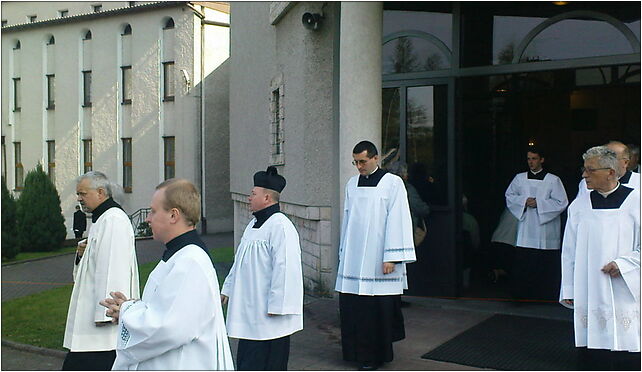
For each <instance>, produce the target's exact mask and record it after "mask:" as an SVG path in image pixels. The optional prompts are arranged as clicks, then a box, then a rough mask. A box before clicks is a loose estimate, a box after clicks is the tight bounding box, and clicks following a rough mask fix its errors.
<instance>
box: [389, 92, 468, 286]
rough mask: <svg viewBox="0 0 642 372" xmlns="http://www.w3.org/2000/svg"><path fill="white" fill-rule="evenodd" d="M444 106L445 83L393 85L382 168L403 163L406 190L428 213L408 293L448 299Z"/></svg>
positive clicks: (449, 221)
mask: <svg viewBox="0 0 642 372" xmlns="http://www.w3.org/2000/svg"><path fill="white" fill-rule="evenodd" d="M448 101H449V100H448V85H447V84H440V85H428V84H426V85H416V83H414V85H403V84H399V83H397V84H396V86H387V87H384V89H383V105H382V146H381V147H382V166H383V167H384V168H385V167H389V166H390V165H392V164H393V163H395V162H401V163H404V164H406V165H407V167H408V179H407V188H410V186H412V187H413V188H414V189H415V190H416V192H417V194H418V195H419V197H420V198H421V199H422V200H423V201H424V202H426V203H428V204H429V205H430V208H431V213H430V215H429V216H428V217H426V219H425V221H426V225H427V226H428V234H427V236H426V239H425V240H424V241H423V242H422V243H421V244H420V245H419V246H417V247H416V253H417V262H415V263H413V264H411V265H408V280H409V287H410V288H409V290H408V291H407V292H406V293H407V294H411V295H444V296H452V295H454V294H455V292H456V288H457V285H456V279H455V278H456V260H455V257H456V249H455V244H454V241H455V238H454V236H455V220H454V217H453V215H454V206H453V204H454V203H453V201H452V195H451V194H450V193H452V191H449V190H452V189H453V187H452V185H454V183H453V176H452V174H451V173H452V172H451V171H449V166H448V165H449V164H450V162H451V160H449V156H450V155H449V151H448V149H449V148H450V146H451V145H450V144H451V143H452V138H453V134H452V133H451V132H452V131H451V130H450V129H452V128H451V126H450V125H449V123H448ZM412 209H413V208H412V206H411V210H412ZM437 248H439V249H437Z"/></svg>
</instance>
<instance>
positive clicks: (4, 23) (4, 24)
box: [2, 19, 8, 27]
mask: <svg viewBox="0 0 642 372" xmlns="http://www.w3.org/2000/svg"><path fill="white" fill-rule="evenodd" d="M7 23H8V22H7V20H6V19H3V20H2V27H4V26H6V25H7Z"/></svg>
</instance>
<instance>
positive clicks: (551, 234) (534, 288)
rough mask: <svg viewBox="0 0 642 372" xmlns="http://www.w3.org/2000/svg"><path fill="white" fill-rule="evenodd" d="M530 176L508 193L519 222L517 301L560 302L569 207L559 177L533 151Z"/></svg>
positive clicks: (524, 175) (520, 177)
mask: <svg viewBox="0 0 642 372" xmlns="http://www.w3.org/2000/svg"><path fill="white" fill-rule="evenodd" d="M526 160H527V163H528V168H529V170H528V172H523V173H519V174H517V175H516V176H515V178H513V181H512V182H511V183H510V185H509V186H508V188H507V189H506V194H505V195H506V207H507V208H508V210H509V211H510V212H511V213H512V214H513V216H515V217H516V218H517V220H518V223H517V240H516V243H515V244H516V248H515V257H514V264H513V268H512V270H511V274H512V280H513V282H512V292H513V297H515V298H519V299H523V298H528V299H556V298H557V290H558V289H559V278H560V253H559V252H560V251H559V249H560V235H561V225H560V224H561V222H560V214H562V212H564V210H565V209H566V206H567V205H568V199H567V197H566V190H564V185H562V181H561V180H560V179H559V177H557V176H556V175H554V174H552V173H549V172H547V171H546V170H544V169H543V168H542V164H543V163H544V156H543V155H542V152H541V150H538V149H535V148H533V147H531V148H529V150H528V151H527V153H526Z"/></svg>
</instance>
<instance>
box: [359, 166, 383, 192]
mask: <svg viewBox="0 0 642 372" xmlns="http://www.w3.org/2000/svg"><path fill="white" fill-rule="evenodd" d="M386 173H388V172H387V171H386V170H384V169H381V167H379V169H377V170H376V171H374V173H372V174H371V175H369V176H361V175H359V183H358V184H357V186H358V187H376V186H377V185H378V184H379V181H381V178H382V177H383V176H384V175H385V174H386Z"/></svg>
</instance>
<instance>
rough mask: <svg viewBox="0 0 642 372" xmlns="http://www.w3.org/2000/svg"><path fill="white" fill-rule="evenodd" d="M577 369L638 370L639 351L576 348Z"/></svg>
mask: <svg viewBox="0 0 642 372" xmlns="http://www.w3.org/2000/svg"><path fill="white" fill-rule="evenodd" d="M578 351H579V352H578V356H577V357H578V370H583V371H639V370H640V353H629V352H628V351H611V350H604V349H588V348H585V347H581V348H579V349H578Z"/></svg>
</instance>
